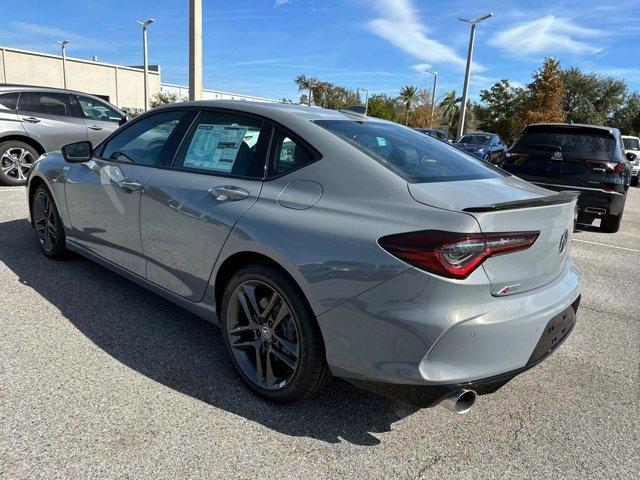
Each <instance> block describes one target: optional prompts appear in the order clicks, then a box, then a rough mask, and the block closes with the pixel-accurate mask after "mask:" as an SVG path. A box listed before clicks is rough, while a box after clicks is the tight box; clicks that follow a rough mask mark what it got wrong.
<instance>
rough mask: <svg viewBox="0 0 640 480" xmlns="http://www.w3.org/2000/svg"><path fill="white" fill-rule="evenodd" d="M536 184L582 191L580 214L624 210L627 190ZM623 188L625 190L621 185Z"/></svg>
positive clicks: (594, 215)
mask: <svg viewBox="0 0 640 480" xmlns="http://www.w3.org/2000/svg"><path fill="white" fill-rule="evenodd" d="M536 185H538V186H540V187H543V188H547V189H549V190H555V191H558V192H560V191H563V190H576V191H579V192H580V196H579V197H578V212H579V213H580V215H584V216H593V217H597V216H600V215H620V214H621V213H622V211H623V210H624V202H625V199H626V192H625V191H622V192H610V191H605V190H601V189H598V188H581V187H573V186H570V185H564V186H563V185H550V184H547V183H536ZM620 189H621V190H624V189H623V187H622V186H620Z"/></svg>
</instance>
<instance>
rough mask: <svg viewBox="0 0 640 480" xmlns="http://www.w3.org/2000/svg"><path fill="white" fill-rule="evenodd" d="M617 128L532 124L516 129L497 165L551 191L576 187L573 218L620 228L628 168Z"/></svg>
mask: <svg viewBox="0 0 640 480" xmlns="http://www.w3.org/2000/svg"><path fill="white" fill-rule="evenodd" d="M627 160H628V159H627V157H626V156H625V150H624V145H623V143H622V139H621V137H620V132H619V131H618V130H617V129H615V128H608V127H599V126H594V125H578V124H534V125H528V126H526V127H525V128H524V130H522V132H521V133H520V135H519V136H518V138H517V139H516V141H515V143H514V145H513V146H512V147H511V148H510V149H509V151H508V152H507V155H506V158H505V161H504V163H503V164H502V168H503V169H505V170H506V171H508V172H510V173H513V174H514V175H517V176H518V177H521V178H523V179H525V180H527V181H529V182H532V183H535V184H537V185H540V186H542V187H545V188H548V189H551V190H558V191H560V190H577V191H579V192H580V196H579V197H578V222H580V223H591V222H593V220H594V219H596V218H601V219H602V223H601V229H602V230H604V231H606V232H617V231H618V229H619V228H620V220H621V219H622V211H623V209H624V204H625V200H626V198H627V191H628V189H629V179H630V174H631V168H630V166H629V162H628V161H627Z"/></svg>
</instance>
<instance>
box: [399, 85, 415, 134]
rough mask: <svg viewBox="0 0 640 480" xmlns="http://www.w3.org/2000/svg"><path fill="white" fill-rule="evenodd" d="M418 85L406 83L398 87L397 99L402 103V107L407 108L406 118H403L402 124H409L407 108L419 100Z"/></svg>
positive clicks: (409, 108)
mask: <svg viewBox="0 0 640 480" xmlns="http://www.w3.org/2000/svg"><path fill="white" fill-rule="evenodd" d="M419 97H420V95H419V93H418V87H415V86H413V85H407V86H405V87H402V88H401V89H400V95H398V101H399V102H401V103H402V104H403V105H404V108H405V109H406V110H407V118H406V119H405V122H404V124H405V125H409V110H411V107H413V105H415V104H416V102H417V101H418V100H419Z"/></svg>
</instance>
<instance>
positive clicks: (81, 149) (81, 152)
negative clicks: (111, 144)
mask: <svg viewBox="0 0 640 480" xmlns="http://www.w3.org/2000/svg"><path fill="white" fill-rule="evenodd" d="M61 150H62V156H63V157H64V159H65V161H67V162H69V163H84V162H88V161H89V160H91V157H92V156H93V145H91V142H87V141H84V142H75V143H69V144H68V145H65V146H63V147H62V149H61Z"/></svg>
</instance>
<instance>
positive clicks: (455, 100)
mask: <svg viewBox="0 0 640 480" xmlns="http://www.w3.org/2000/svg"><path fill="white" fill-rule="evenodd" d="M461 102H462V97H457V96H456V91H455V90H451V91H450V92H447V93H445V95H444V98H443V99H442V101H441V102H440V108H441V109H442V118H443V119H444V120H445V121H446V122H447V125H449V129H451V124H452V123H453V121H454V120H455V119H456V118H457V116H458V114H459V113H460V103H461Z"/></svg>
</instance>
